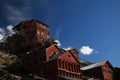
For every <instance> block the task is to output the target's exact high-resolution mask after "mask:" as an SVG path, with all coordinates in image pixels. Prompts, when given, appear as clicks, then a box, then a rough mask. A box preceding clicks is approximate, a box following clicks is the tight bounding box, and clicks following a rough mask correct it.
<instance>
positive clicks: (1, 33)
mask: <svg viewBox="0 0 120 80" xmlns="http://www.w3.org/2000/svg"><path fill="white" fill-rule="evenodd" d="M4 36H5V31H4V29H2V28H0V40H2V39H3V38H4Z"/></svg>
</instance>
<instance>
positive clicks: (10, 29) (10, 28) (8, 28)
mask: <svg viewBox="0 0 120 80" xmlns="http://www.w3.org/2000/svg"><path fill="white" fill-rule="evenodd" d="M6 28H7V30H8V31H9V32H10V34H14V31H13V30H12V28H13V26H12V25H8V26H7V27H6Z"/></svg>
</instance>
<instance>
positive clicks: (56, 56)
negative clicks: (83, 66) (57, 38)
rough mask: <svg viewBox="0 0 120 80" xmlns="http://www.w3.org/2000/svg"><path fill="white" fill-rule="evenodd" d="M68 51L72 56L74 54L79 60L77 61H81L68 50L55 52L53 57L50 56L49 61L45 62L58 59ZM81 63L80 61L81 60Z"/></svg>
mask: <svg viewBox="0 0 120 80" xmlns="http://www.w3.org/2000/svg"><path fill="white" fill-rule="evenodd" d="M66 52H69V53H70V54H71V55H72V56H73V58H74V59H75V60H76V61H77V62H79V60H78V59H77V58H76V57H75V56H74V55H73V54H72V53H71V52H70V51H69V50H68V51H61V53H59V54H55V55H54V56H53V57H52V58H50V59H49V60H48V61H45V62H50V61H52V60H56V59H58V58H59V57H60V56H62V55H64V54H65V53H66ZM79 63H80V62H79Z"/></svg>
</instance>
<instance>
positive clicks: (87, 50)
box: [80, 46, 94, 55]
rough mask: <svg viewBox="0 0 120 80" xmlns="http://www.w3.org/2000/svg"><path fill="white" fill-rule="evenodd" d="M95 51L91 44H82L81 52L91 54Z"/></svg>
mask: <svg viewBox="0 0 120 80" xmlns="http://www.w3.org/2000/svg"><path fill="white" fill-rule="evenodd" d="M93 51H94V49H92V48H90V47H89V46H82V47H81V48H80V52H81V53H82V54H83V55H90V54H92V53H93Z"/></svg>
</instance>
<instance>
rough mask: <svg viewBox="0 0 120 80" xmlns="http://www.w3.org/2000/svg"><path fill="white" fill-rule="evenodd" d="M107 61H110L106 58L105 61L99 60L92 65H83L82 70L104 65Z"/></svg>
mask: <svg viewBox="0 0 120 80" xmlns="http://www.w3.org/2000/svg"><path fill="white" fill-rule="evenodd" d="M106 62H108V63H109V61H107V60H105V61H103V62H99V63H95V64H91V65H88V66H85V67H82V68H81V70H89V69H92V68H96V67H99V66H102V65H103V64H105V63H106ZM109 64H110V63H109ZM110 65H111V64H110ZM111 66H112V65H111Z"/></svg>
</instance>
